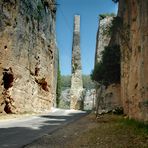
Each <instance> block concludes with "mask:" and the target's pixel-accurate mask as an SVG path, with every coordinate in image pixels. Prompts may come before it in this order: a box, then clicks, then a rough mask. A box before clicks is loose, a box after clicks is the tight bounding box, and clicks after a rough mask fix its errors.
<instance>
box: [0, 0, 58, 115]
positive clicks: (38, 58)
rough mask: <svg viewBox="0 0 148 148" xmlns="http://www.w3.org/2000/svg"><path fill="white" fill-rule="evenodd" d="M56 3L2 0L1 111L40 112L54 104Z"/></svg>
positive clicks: (0, 31)
mask: <svg viewBox="0 0 148 148" xmlns="http://www.w3.org/2000/svg"><path fill="white" fill-rule="evenodd" d="M54 3H55V2H54V1H53V0H52V1H51V0H48V1H47V0H46V1H45V0H38V1H36V0H31V1H29V0H7V1H6V0H1V1H0V84H1V85H0V112H7V113H16V112H32V111H33V112H38V111H44V110H49V109H50V108H51V106H53V105H54V102H55V100H54V99H55V90H56V75H57V74H56V73H57V48H56V41H55V12H56V8H55V5H54Z"/></svg>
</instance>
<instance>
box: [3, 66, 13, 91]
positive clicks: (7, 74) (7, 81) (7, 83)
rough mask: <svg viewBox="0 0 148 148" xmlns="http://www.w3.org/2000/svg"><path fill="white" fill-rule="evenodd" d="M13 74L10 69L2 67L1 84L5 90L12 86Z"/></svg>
mask: <svg viewBox="0 0 148 148" xmlns="http://www.w3.org/2000/svg"><path fill="white" fill-rule="evenodd" d="M13 81H14V75H13V72H12V69H11V68H9V69H4V72H3V85H4V88H5V89H6V90H8V89H9V88H10V87H12V86H13Z"/></svg>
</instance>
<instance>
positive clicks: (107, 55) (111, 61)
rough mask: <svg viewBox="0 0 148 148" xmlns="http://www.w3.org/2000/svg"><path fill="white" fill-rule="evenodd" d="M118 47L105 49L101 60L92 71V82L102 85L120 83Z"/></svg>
mask: <svg viewBox="0 0 148 148" xmlns="http://www.w3.org/2000/svg"><path fill="white" fill-rule="evenodd" d="M120 57H121V55H120V47H119V45H114V46H111V47H109V46H108V47H106V48H105V49H104V51H103V52H102V60H101V62H99V63H98V64H96V66H95V68H94V70H93V71H92V74H91V78H92V80H94V81H96V82H99V83H101V84H104V85H106V86H107V85H109V84H112V83H118V82H120Z"/></svg>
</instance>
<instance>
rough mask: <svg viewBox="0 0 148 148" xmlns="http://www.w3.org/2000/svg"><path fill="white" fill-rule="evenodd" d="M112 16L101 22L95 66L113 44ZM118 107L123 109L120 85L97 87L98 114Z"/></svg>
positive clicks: (96, 104) (96, 105) (96, 106)
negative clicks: (110, 31) (105, 50)
mask: <svg viewBox="0 0 148 148" xmlns="http://www.w3.org/2000/svg"><path fill="white" fill-rule="evenodd" d="M112 20H113V17H112V16H106V17H105V18H103V19H100V21H99V27H98V33H97V39H96V53H95V65H96V64H97V63H99V62H100V61H101V58H102V55H101V52H102V51H103V50H104V49H105V47H106V46H108V45H109V44H110V42H111V34H110V33H109V29H110V26H111V25H112ZM117 107H122V103H121V92H120V84H112V85H110V86H108V87H107V88H106V87H105V86H103V85H100V84H99V85H98V84H97V86H96V103H95V108H96V110H97V112H102V111H105V112H108V111H111V110H114V109H115V108H117Z"/></svg>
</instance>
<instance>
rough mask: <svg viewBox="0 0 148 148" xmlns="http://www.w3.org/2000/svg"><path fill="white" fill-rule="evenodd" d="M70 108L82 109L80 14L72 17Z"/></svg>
mask: <svg viewBox="0 0 148 148" xmlns="http://www.w3.org/2000/svg"><path fill="white" fill-rule="evenodd" d="M70 93H71V103H70V108H71V109H83V83H82V71H81V55H80V16H79V15H76V16H75V18H74V33H73V47H72V77H71V90H70Z"/></svg>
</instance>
